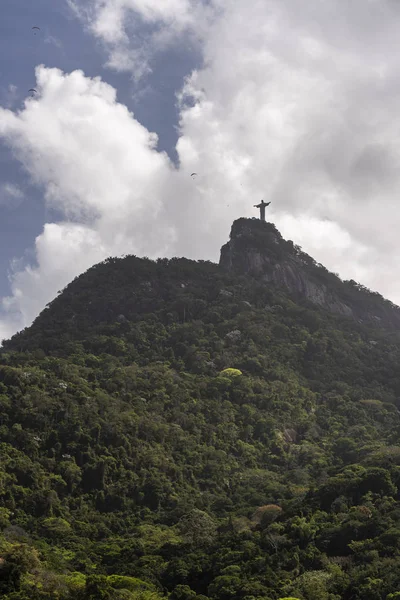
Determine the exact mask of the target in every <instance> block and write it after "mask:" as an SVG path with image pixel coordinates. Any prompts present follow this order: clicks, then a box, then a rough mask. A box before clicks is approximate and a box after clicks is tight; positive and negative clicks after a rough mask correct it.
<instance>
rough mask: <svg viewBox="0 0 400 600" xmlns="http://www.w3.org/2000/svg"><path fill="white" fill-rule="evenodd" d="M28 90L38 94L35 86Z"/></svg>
mask: <svg viewBox="0 0 400 600" xmlns="http://www.w3.org/2000/svg"><path fill="white" fill-rule="evenodd" d="M28 92H33V94H37V90H35V88H31V89H30V90H28Z"/></svg>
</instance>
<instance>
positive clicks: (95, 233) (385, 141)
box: [0, 0, 400, 337]
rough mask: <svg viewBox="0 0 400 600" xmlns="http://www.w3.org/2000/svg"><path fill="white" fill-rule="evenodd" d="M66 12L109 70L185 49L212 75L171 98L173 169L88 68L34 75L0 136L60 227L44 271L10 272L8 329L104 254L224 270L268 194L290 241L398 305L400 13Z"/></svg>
mask: <svg viewBox="0 0 400 600" xmlns="http://www.w3.org/2000/svg"><path fill="white" fill-rule="evenodd" d="M70 5H71V6H72V7H73V8H74V10H75V13H76V14H77V16H78V17H79V18H80V19H81V20H82V23H83V24H84V26H85V27H87V28H88V29H89V30H90V31H91V33H92V34H93V36H94V37H95V38H96V39H97V40H99V41H100V42H101V43H102V44H104V47H105V48H106V50H107V52H108V57H109V58H108V66H109V67H110V68H112V69H116V70H119V71H127V74H128V76H131V75H132V76H134V77H135V76H136V77H140V76H143V75H144V74H145V73H146V72H147V71H148V70H149V69H151V65H152V62H153V61H155V60H157V53H158V52H159V51H160V50H162V48H163V47H164V48H165V47H166V45H168V44H169V43H176V41H177V40H178V41H179V40H181V42H182V44H183V47H184V43H186V42H187V40H188V39H193V40H195V41H196V43H199V44H200V45H201V48H202V55H203V65H202V66H201V68H199V69H198V70H197V71H195V72H193V73H192V74H191V76H190V77H189V78H188V79H187V80H186V81H185V82H182V90H181V92H180V93H179V95H178V97H177V103H178V107H179V132H180V137H179V141H178V144H177V152H178V156H179V167H178V168H175V167H174V165H173V164H172V163H171V161H170V160H169V158H168V156H167V155H166V154H163V153H160V152H159V151H158V150H157V137H156V135H155V134H154V133H150V132H148V131H147V130H146V129H145V128H144V127H143V126H142V125H141V124H140V123H138V122H137V120H135V117H134V115H133V114H132V113H129V111H128V110H127V109H126V107H124V106H122V105H121V104H119V103H118V101H117V97H116V92H115V90H114V89H113V88H111V87H110V86H109V85H107V84H106V83H104V82H103V81H101V80H100V79H89V78H88V77H85V75H84V73H82V72H80V71H75V72H73V73H70V74H65V73H62V72H61V71H59V70H57V69H46V68H45V67H44V66H41V67H38V68H37V71H36V76H37V84H36V88H37V89H38V92H39V93H38V95H37V97H35V98H34V99H28V100H27V101H26V103H25V106H24V108H23V110H21V111H20V112H19V113H16V112H12V111H10V110H5V109H2V110H0V136H1V137H2V138H3V139H4V140H5V141H6V142H7V143H8V144H9V146H10V148H11V149H12V151H13V152H14V154H15V155H16V157H17V158H18V159H19V160H20V161H21V163H22V164H23V165H24V167H25V168H26V169H27V170H28V172H29V174H30V176H31V178H32V181H33V182H34V184H35V185H38V186H41V187H42V188H43V193H44V196H45V200H46V202H47V203H48V204H49V205H51V206H54V207H55V208H57V210H58V211H59V213H60V214H62V215H63V219H64V220H63V221H62V222H59V223H52V224H46V226H45V228H44V230H43V233H42V234H41V235H40V236H39V237H38V238H37V240H36V246H35V249H36V258H37V263H36V264H35V265H31V266H29V267H27V268H25V269H23V268H22V269H21V268H17V269H16V271H15V272H14V274H13V275H12V279H11V282H12V296H11V297H10V298H8V299H6V300H5V301H4V302H3V306H4V308H5V309H6V312H7V314H6V318H5V321H4V324H3V331H11V330H12V331H15V330H16V329H17V328H19V327H21V326H22V325H26V324H29V323H30V322H31V320H32V319H33V318H34V317H35V316H36V315H37V314H38V312H39V311H40V309H41V308H43V306H44V304H45V303H46V302H47V301H49V300H50V299H51V298H52V297H53V296H54V295H55V293H56V291H57V290H58V289H60V287H63V285H65V284H66V283H67V282H68V281H69V280H70V279H71V278H72V277H73V276H75V275H76V274H78V273H79V272H82V271H84V270H85V269H86V268H87V267H88V266H90V265H91V264H93V263H94V262H97V261H99V260H101V259H102V258H105V257H106V256H108V255H110V254H113V255H116V254H123V253H136V254H139V255H148V256H152V257H155V256H159V255H167V256H171V255H173V254H178V255H186V256H189V257H193V258H206V259H207V258H210V259H213V260H217V258H218V250H219V247H220V245H221V243H223V242H224V241H226V239H227V236H228V232H229V227H230V224H231V222H232V220H233V219H235V218H238V217H239V216H253V215H255V214H256V211H255V209H253V208H252V205H253V204H256V203H258V202H259V201H260V199H261V198H264V199H266V200H272V204H271V207H270V209H271V212H270V218H271V220H273V221H274V222H275V223H276V224H277V226H278V228H279V229H280V230H281V232H282V234H283V235H284V236H285V237H288V238H291V239H293V240H294V241H295V242H296V243H299V244H300V245H301V246H302V247H303V248H304V250H305V251H307V252H308V253H310V254H312V255H313V256H314V257H315V258H316V259H317V260H319V261H321V262H323V263H324V264H325V265H326V266H327V267H328V268H330V269H332V270H334V271H337V272H339V274H340V275H341V276H342V277H344V278H350V277H351V278H354V279H357V280H360V281H361V282H362V283H364V284H365V285H367V286H369V287H371V288H373V289H377V290H378V291H380V292H381V293H383V294H384V295H386V296H387V297H389V298H390V299H392V300H393V301H395V302H398V303H400V279H399V278H398V277H397V264H398V262H399V258H400V256H399V255H400V243H399V241H398V239H399V238H398V233H397V232H398V229H399V220H400V211H399V200H398V198H399V195H400V179H399V173H400V170H399V165H400V136H399V129H400V118H399V116H398V109H397V107H398V103H399V95H400V78H399V75H398V65H397V58H396V57H397V55H398V53H399V50H400V47H399V45H400V40H399V37H398V26H399V24H400V8H399V7H398V6H397V5H396V4H395V3H393V2H391V1H389V0H381V1H379V2H378V1H375V0H362V1H361V0H354V2H352V3H351V4H347V5H341V6H340V7H338V5H337V3H335V2H334V0H325V1H324V2H321V3H317V4H316V3H314V4H313V5H310V6H305V5H301V6H300V5H299V3H296V2H294V0H279V1H278V0H254V1H253V2H252V3H251V5H250V4H249V3H248V2H247V0H235V1H233V0H224V1H222V0H213V1H211V0H210V1H208V2H207V3H206V2H204V3H201V2H194V1H190V0H169V1H167V0H164V1H163V2H160V1H159V0H91V1H89V2H87V1H85V3H83V1H82V2H80V0H70ZM143 32H146V36H145V37H146V41H145V42H144V41H143V36H144V34H143ZM193 171H196V172H197V173H198V174H199V176H198V177H197V178H196V180H195V181H192V180H191V178H190V176H189V175H190V173H191V172H193ZM11 321H12V325H11V326H10V322H11ZM1 333H2V329H1V326H0V337H1Z"/></svg>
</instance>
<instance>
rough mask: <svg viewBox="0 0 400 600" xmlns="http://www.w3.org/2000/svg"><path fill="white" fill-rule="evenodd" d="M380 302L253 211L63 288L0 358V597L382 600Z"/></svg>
mask: <svg viewBox="0 0 400 600" xmlns="http://www.w3.org/2000/svg"><path fill="white" fill-rule="evenodd" d="M274 240H275V241H274ZM276 240H278V241H276ZM254 257H256V258H254ZM257 257H258V258H257ZM288 264H289V265H290V269H291V271H292V273H293V274H294V277H297V281H303V284H304V285H303V284H301V285H300V284H299V285H298V286H297V287H295V286H294V285H292V283H291V282H292V281H294V279H290V277H289V278H288V276H285V277H278V276H277V275H276V273H277V272H281V273H282V272H286V274H287V272H288V271H287V265H288ZM271 265H272V266H271ZM271 273H272V274H273V273H275V275H271ZM304 282H305V283H304ZM307 282H308V283H307ZM310 282H311V283H310ZM311 284H312V286H314V287H313V288H312V289H313V290H314V292H315V290H317V291H318V289H323V290H324V298H325V299H328V300H327V301H324V302H322V301H319V302H316V298H317V299H318V298H321V295H318V293H317V295H315V293H313V295H312V296H311V297H310V295H309V294H308V293H306V290H307V289H308V290H309V289H311V287H310V285H311ZM322 286H323V287H322ZM346 294H347V296H346ZM341 304H342V305H345V306H347V307H348V308H350V312H349V311H348V310H339V309H338V306H339V305H341ZM398 310H399V309H397V307H395V306H393V305H392V304H391V303H389V302H387V301H385V300H384V299H383V298H381V297H380V296H379V295H377V294H373V293H372V292H369V291H368V290H366V289H365V288H363V287H362V286H358V285H357V284H355V282H347V283H346V282H341V281H340V280H339V279H338V278H337V277H336V276H334V275H333V274H330V273H329V272H328V271H326V269H324V268H323V267H322V266H320V265H316V263H314V261H313V260H312V259H311V258H310V257H307V255H306V254H304V253H302V252H301V249H299V248H296V247H294V246H293V244H292V243H291V242H286V241H285V240H283V239H282V238H281V237H280V235H279V232H277V231H276V229H275V228H274V226H273V225H271V224H268V223H262V222H259V221H252V220H239V221H238V222H235V223H234V226H233V229H232V235H231V241H230V242H229V245H228V246H226V247H225V249H223V251H222V258H221V264H220V265H215V264H212V263H209V262H201V261H200V262H194V261H189V260H186V259H172V260H166V259H162V260H158V261H155V262H154V261H151V260H148V259H140V258H137V257H134V256H127V257H125V258H121V259H108V260H106V261H105V262H103V263H101V264H99V265H96V266H95V267H93V268H91V269H89V270H88V271H87V272H86V273H85V274H84V275H82V276H80V277H78V278H77V279H75V280H74V281H73V282H72V283H71V284H70V285H69V286H67V288H66V289H65V290H63V291H62V292H60V294H59V296H58V297H57V298H56V299H55V300H54V301H53V302H51V303H50V305H49V306H48V307H47V308H46V309H45V310H44V311H43V312H42V314H41V315H40V316H39V317H38V318H37V319H36V321H35V322H34V324H33V325H32V326H31V327H30V328H28V329H26V330H24V331H23V332H21V333H19V334H17V335H15V336H14V337H13V338H12V339H11V340H9V341H6V342H4V345H3V348H2V350H1V353H0V407H1V408H0V457H1V458H0V528H1V534H0V597H1V598H4V599H5V600H11V599H12V600H27V599H33V600H42V599H49V600H53V599H54V600H67V599H73V600H89V599H90V600H98V599H106V600H160V599H162V598H170V599H171V600H207V598H208V599H210V600H236V599H239V600H257V599H259V600H277V599H279V598H285V597H293V598H298V599H302V600H303V599H304V600H340V599H346V600H353V599H354V600H356V599H357V600H358V599H359V600H361V599H362V600H380V599H383V600H394V599H396V598H400V592H399V591H398V590H400V502H399V489H400V442H399V435H400V414H399V407H400V367H399V365H400V331H398V330H397V328H396V319H397V316H396V315H397V311H398ZM373 316H375V317H377V318H376V319H374V318H372V317H373Z"/></svg>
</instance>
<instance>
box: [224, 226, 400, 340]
mask: <svg viewBox="0 0 400 600" xmlns="http://www.w3.org/2000/svg"><path fill="white" fill-rule="evenodd" d="M219 264H220V266H221V267H222V268H223V269H224V270H225V271H227V272H230V273H241V274H246V275H250V276H252V277H254V278H256V279H258V280H259V281H263V282H265V283H272V284H275V285H276V286H278V287H279V288H281V289H285V290H286V291H289V292H290V294H291V296H292V297H293V298H294V299H295V300H296V301H299V300H302V299H306V300H308V301H310V302H311V303H313V304H315V305H317V306H320V307H322V308H325V309H327V310H329V311H332V312H334V313H337V314H339V315H342V316H347V317H352V318H353V319H356V320H358V321H359V322H380V323H381V324H382V326H384V327H395V328H396V329H397V328H399V327H400V308H399V307H398V306H396V305H394V304H393V303H392V302H390V301H389V300H385V299H384V298H383V297H382V296H381V295H380V294H378V293H376V292H372V291H370V290H368V289H367V288H366V287H364V286H362V285H360V284H358V283H356V282H355V281H353V280H350V281H342V280H341V279H340V278H339V277H338V276H337V275H335V274H333V273H331V272H329V271H328V270H327V269H326V268H325V267H324V266H323V265H322V264H320V263H317V262H316V261H315V260H314V259H313V258H312V257H311V256H309V255H308V254H306V253H305V252H303V251H302V250H301V248H300V247H299V246H296V245H295V244H293V242H291V241H287V240H284V239H283V237H282V236H281V234H280V233H279V231H278V230H277V229H276V227H275V225H273V224H272V223H268V222H264V221H261V220H259V219H238V220H237V221H234V223H233V225H232V229H231V234H230V241H229V242H228V243H227V244H225V245H224V246H222V248H221V258H220V262H219Z"/></svg>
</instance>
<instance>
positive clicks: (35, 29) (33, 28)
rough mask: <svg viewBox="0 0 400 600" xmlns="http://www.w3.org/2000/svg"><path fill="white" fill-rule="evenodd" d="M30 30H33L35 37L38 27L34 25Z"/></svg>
mask: <svg viewBox="0 0 400 600" xmlns="http://www.w3.org/2000/svg"><path fill="white" fill-rule="evenodd" d="M32 30H34V34H33V35H36V31H40V27H38V26H37V25H34V26H33V27H32Z"/></svg>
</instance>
